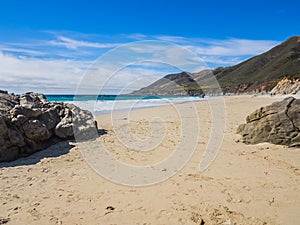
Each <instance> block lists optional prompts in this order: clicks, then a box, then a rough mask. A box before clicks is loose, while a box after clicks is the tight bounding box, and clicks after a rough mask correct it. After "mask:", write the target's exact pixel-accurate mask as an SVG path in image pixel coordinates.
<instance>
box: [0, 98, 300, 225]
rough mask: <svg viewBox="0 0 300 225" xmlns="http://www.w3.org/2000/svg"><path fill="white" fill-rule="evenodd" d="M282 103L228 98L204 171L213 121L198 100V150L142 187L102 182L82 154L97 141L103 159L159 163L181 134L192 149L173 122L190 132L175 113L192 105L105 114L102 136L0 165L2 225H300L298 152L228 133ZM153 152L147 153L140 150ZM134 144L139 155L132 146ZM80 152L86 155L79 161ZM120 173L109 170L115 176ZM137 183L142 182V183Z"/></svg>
mask: <svg viewBox="0 0 300 225" xmlns="http://www.w3.org/2000/svg"><path fill="white" fill-rule="evenodd" d="M283 98H284V97H283V96H279V97H275V98H274V97H269V96H257V97H253V96H232V97H225V98H224V99H225V104H226V116H225V118H226V129H225V131H224V138H223V140H222V145H221V147H220V149H219V150H220V151H219V153H218V155H217V157H216V158H215V160H214V161H213V163H212V164H211V165H210V166H209V168H208V169H207V170H205V171H203V172H200V171H199V163H200V161H201V159H202V157H203V154H204V152H205V149H206V147H207V144H208V141H209V140H210V136H211V131H212V124H213V121H212V118H213V117H212V115H211V112H210V105H209V102H207V101H200V102H196V103H195V107H196V108H197V111H198V113H199V115H200V116H199V124H200V127H201V128H200V131H199V140H197V142H196V143H195V144H196V145H195V146H196V151H195V152H194V153H193V155H192V157H191V159H190V160H189V161H188V162H187V164H186V165H185V166H184V167H183V168H182V169H179V170H178V169H174V171H171V174H174V173H175V175H173V176H171V177H170V178H169V179H166V180H165V181H162V182H159V183H156V184H152V185H148V186H145V187H143V186H141V187H136V186H127V185H122V184H119V183H114V182H111V181H109V180H108V179H106V178H104V177H103V176H101V175H99V174H98V173H97V172H96V171H95V170H94V169H93V168H91V167H90V166H89V165H88V163H87V162H86V160H85V158H84V157H83V155H85V154H89V152H90V153H91V154H92V153H93V151H96V150H97V146H98V147H99V146H100V144H101V146H102V147H103V146H104V148H105V149H106V150H107V151H108V152H109V154H110V156H112V157H114V158H115V159H117V160H119V161H122V162H124V163H127V165H131V166H133V165H134V166H145V165H156V164H155V163H159V162H162V161H163V160H164V159H165V158H166V157H168V156H170V155H172V153H174V151H175V150H174V149H176V146H177V145H178V144H179V143H180V140H182V138H183V135H185V136H187V139H186V140H188V141H189V140H191V143H192V142H194V140H193V139H192V138H191V139H189V137H190V136H191V137H192V136H194V134H193V133H192V132H194V130H193V129H191V130H189V131H182V129H181V128H182V125H181V123H180V121H182V118H183V117H184V118H186V119H187V123H190V124H189V126H190V127H193V126H194V125H195V124H191V123H192V122H193V120H192V119H193V118H188V114H184V115H183V114H180V115H178V113H177V112H176V110H175V109H176V108H186V110H188V109H191V108H190V107H191V105H190V104H189V103H186V104H180V106H162V107H158V108H149V109H142V110H136V111H132V112H131V113H130V114H129V115H128V114H126V113H123V112H120V113H116V114H115V115H114V118H115V120H114V123H113V125H112V123H111V116H110V115H103V116H100V117H98V118H97V120H98V124H99V127H100V128H101V129H104V130H106V134H103V135H101V136H100V137H99V138H98V139H97V140H95V141H92V142H87V143H75V142H63V143H59V144H57V145H55V146H52V147H50V148H49V149H47V150H44V151H42V152H39V153H37V154H34V155H32V156H30V157H28V158H25V159H20V160H17V161H15V162H12V163H2V164H0V193H1V195H0V224H4V223H7V224H38V225H40V224H198V225H199V224H205V225H206V224H298V223H299V222H298V221H300V214H299V211H300V194H299V190H300V179H299V175H300V171H299V169H300V149H299V148H295V149H289V148H287V147H285V146H277V145H272V144H268V143H263V144H258V145H245V144H243V143H242V142H239V138H240V137H239V135H237V134H235V131H236V128H237V126H238V125H239V124H241V123H244V122H245V118H246V116H247V115H248V114H249V113H251V112H253V111H254V110H255V109H257V108H259V107H261V106H264V105H268V104H270V103H272V102H274V101H275V100H279V99H283ZM212 104H213V103H212ZM158 117H160V118H161V119H158ZM161 121H164V122H163V127H162V126H161V125H162V123H161ZM151 124H152V125H151ZM194 127H195V126H194ZM150 128H152V130H151V129H150ZM151 132H152V133H151ZM128 134H130V135H131V136H128ZM149 137H154V138H153V140H152V142H150V143H148V142H147V141H145V140H147V138H149ZM131 138H135V139H136V140H139V142H138V143H136V142H135V141H134V140H133V139H131ZM217 141H218V140H216V142H217ZM157 143H158V144H157ZM191 143H189V144H191ZM124 144H126V145H127V146H128V147H126V146H124ZM192 144H193V143H192ZM153 146H154V150H152V151H144V152H140V151H137V150H138V149H139V148H140V149H143V150H147V149H148V150H149V149H151V148H152V147H153ZM135 147H136V148H137V150H136V151H131V150H130V149H129V148H135ZM82 150H87V151H83V154H82V153H81V151H82ZM117 169H118V168H109V167H108V168H106V171H108V174H109V172H111V171H112V172H111V173H112V174H113V171H114V170H117ZM169 170H170V168H167V169H162V170H161V171H160V174H167V175H169V172H170V171H169ZM121 174H122V177H123V178H124V177H125V178H126V176H128V174H127V173H125V172H124V173H121ZM145 176H146V174H145ZM114 177H115V178H114ZM129 177H130V176H129ZM166 178H168V176H167V177H166ZM110 179H115V180H116V179H118V177H116V176H112V177H111V178H110ZM154 179H155V177H154ZM134 181H137V184H139V185H141V184H143V182H144V183H147V182H148V180H147V179H146V178H145V180H141V178H139V179H137V180H132V181H131V182H134ZM122 182H125V183H126V179H124V180H123V181H122Z"/></svg>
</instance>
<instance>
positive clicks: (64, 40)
mask: <svg viewBox="0 0 300 225" xmlns="http://www.w3.org/2000/svg"><path fill="white" fill-rule="evenodd" d="M49 44H50V45H54V46H64V47H66V48H69V49H77V48H82V47H87V48H114V47H117V46H119V45H120V43H99V42H88V41H80V40H74V39H72V38H68V37H64V36H58V37H57V40H51V41H49Z"/></svg>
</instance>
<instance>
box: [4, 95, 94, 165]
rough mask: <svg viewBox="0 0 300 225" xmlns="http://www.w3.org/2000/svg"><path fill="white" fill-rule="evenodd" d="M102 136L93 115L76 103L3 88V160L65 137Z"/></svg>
mask: <svg viewBox="0 0 300 225" xmlns="http://www.w3.org/2000/svg"><path fill="white" fill-rule="evenodd" d="M97 136H98V133H97V124H96V122H95V120H94V118H93V115H92V114H91V113H90V112H89V111H87V110H82V109H80V108H79V107H77V106H75V105H73V104H65V103H56V102H55V103H54V102H48V100H47V99H46V97H45V96H44V95H42V94H37V93H33V92H30V93H26V94H23V95H13V94H8V93H7V92H5V91H0V162H4V161H12V160H15V159H17V158H20V157H24V156H27V155H30V154H32V153H34V152H36V151H39V150H42V149H44V148H47V147H49V146H50V145H52V144H55V143H57V142H59V141H62V140H67V139H74V138H75V139H76V140H80V141H86V140H90V139H94V138H96V137H97Z"/></svg>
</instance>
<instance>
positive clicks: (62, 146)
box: [0, 129, 107, 169]
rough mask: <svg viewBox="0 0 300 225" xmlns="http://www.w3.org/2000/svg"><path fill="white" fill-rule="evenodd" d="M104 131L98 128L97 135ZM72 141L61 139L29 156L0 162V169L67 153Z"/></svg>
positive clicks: (104, 131) (72, 145)
mask: <svg viewBox="0 0 300 225" xmlns="http://www.w3.org/2000/svg"><path fill="white" fill-rule="evenodd" d="M106 133H107V131H106V130H104V129H100V130H98V134H99V137H100V136H102V135H104V134H106ZM72 142H75V140H71V141H62V142H59V143H57V144H55V145H52V146H50V147H49V148H47V149H44V150H41V151H39V152H36V153H34V154H32V155H30V156H27V157H24V158H20V159H17V160H15V161H12V162H3V163H0V169H1V168H6V167H15V166H29V165H34V164H36V163H38V162H40V161H41V160H42V159H44V158H56V157H59V156H61V155H65V154H68V153H69V152H70V150H71V149H72V148H74V147H75V145H74V144H73V143H72Z"/></svg>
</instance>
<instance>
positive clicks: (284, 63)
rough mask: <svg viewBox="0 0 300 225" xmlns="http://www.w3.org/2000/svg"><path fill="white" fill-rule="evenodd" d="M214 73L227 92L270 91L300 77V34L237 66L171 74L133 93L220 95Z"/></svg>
mask: <svg viewBox="0 0 300 225" xmlns="http://www.w3.org/2000/svg"><path fill="white" fill-rule="evenodd" d="M212 74H213V75H214V76H215V78H216V79H217V80H218V82H219V84H220V86H221V88H222V92H223V93H224V94H228V93H234V94H239V93H255V92H269V91H270V90H272V89H273V88H274V87H275V86H276V84H277V83H278V82H279V81H280V80H282V79H284V78H288V79H297V78H300V36H294V37H291V38H289V39H288V40H286V41H285V42H283V43H281V44H279V45H278V46H276V47H274V48H272V49H271V50H269V51H267V52H265V53H263V54H260V55H257V56H255V57H252V58H250V59H248V60H246V61H244V62H242V63H239V64H237V65H235V66H230V67H219V68H217V69H214V70H203V71H201V72H199V73H188V72H181V73H177V74H169V75H166V76H165V77H163V78H162V79H159V80H158V81H156V82H154V83H153V84H151V85H149V86H147V87H144V88H142V89H140V90H138V91H134V92H132V93H131V94H133V95H199V94H200V95H201V94H202V93H203V90H204V92H205V93H212V94H219V93H216V91H217V87H216V85H214V84H213V83H214V82H212V80H213V78H212ZM212 84H213V85H212ZM199 85H200V86H199Z"/></svg>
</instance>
